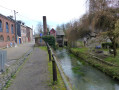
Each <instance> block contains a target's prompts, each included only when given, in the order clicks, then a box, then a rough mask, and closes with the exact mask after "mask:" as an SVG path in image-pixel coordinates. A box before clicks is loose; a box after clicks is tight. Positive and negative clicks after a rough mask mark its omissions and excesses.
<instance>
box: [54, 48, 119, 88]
mask: <svg viewBox="0 0 119 90" xmlns="http://www.w3.org/2000/svg"><path fill="white" fill-rule="evenodd" d="M56 55H57V57H58V59H59V62H60V63H61V66H62V68H63V70H64V73H65V74H66V75H67V76H68V78H69V79H70V82H71V84H72V85H73V86H74V88H75V90H119V83H118V82H117V81H115V80H113V79H111V78H110V77H108V76H106V75H105V74H104V73H102V72H101V71H99V70H97V69H95V68H94V67H91V66H89V65H88V64H86V63H84V62H82V61H81V60H79V59H77V58H75V57H72V56H71V55H70V54H69V53H68V52H67V51H66V49H62V50H57V51H56Z"/></svg>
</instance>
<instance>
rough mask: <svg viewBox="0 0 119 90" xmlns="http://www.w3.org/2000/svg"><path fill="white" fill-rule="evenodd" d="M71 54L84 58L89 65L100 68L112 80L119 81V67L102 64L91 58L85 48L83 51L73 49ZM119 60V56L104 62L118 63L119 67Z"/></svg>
mask: <svg viewBox="0 0 119 90" xmlns="http://www.w3.org/2000/svg"><path fill="white" fill-rule="evenodd" d="M70 52H71V53H72V54H74V55H75V56H77V57H80V58H82V60H84V61H86V62H88V63H89V64H91V65H92V66H94V67H96V68H98V69H99V70H101V71H102V72H104V73H106V74H108V75H109V76H111V77H112V78H114V79H118V80H119V67H117V66H110V65H107V64H105V63H102V62H100V61H98V60H96V59H95V58H93V57H91V56H90V55H89V54H88V52H87V50H86V49H85V48H84V49H82V50H80V49H76V48H71V49H70ZM118 58H119V56H116V58H113V57H107V58H106V59H104V60H106V61H108V62H111V63H112V62H115V63H116V64H117V63H118V65H119V60H118ZM113 60H114V61H113Z"/></svg>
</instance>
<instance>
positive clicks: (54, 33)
mask: <svg viewBox="0 0 119 90" xmlns="http://www.w3.org/2000/svg"><path fill="white" fill-rule="evenodd" d="M50 35H52V36H54V37H55V38H56V31H55V30H54V29H53V28H52V29H51V30H50Z"/></svg>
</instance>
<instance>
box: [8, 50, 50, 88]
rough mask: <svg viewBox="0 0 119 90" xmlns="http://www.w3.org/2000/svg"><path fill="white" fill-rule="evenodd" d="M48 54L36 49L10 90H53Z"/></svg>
mask: <svg viewBox="0 0 119 90" xmlns="http://www.w3.org/2000/svg"><path fill="white" fill-rule="evenodd" d="M49 79H50V78H49V72H48V57H47V52H46V51H43V50H41V49H39V48H35V49H34V51H33V52H32V54H31V56H30V58H29V60H28V61H27V62H26V63H25V65H24V66H23V68H22V69H21V70H20V72H19V73H18V74H17V76H16V78H15V80H14V81H13V84H12V85H11V86H10V87H9V88H8V90H51V88H50V87H49V86H48V82H49Z"/></svg>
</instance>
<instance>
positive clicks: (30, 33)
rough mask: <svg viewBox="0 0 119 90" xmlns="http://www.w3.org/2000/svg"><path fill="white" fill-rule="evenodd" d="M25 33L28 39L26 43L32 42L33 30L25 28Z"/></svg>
mask: <svg viewBox="0 0 119 90" xmlns="http://www.w3.org/2000/svg"><path fill="white" fill-rule="evenodd" d="M26 33H27V34H26V37H27V39H28V42H30V41H32V40H33V30H32V29H31V28H30V27H28V26H26Z"/></svg>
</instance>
